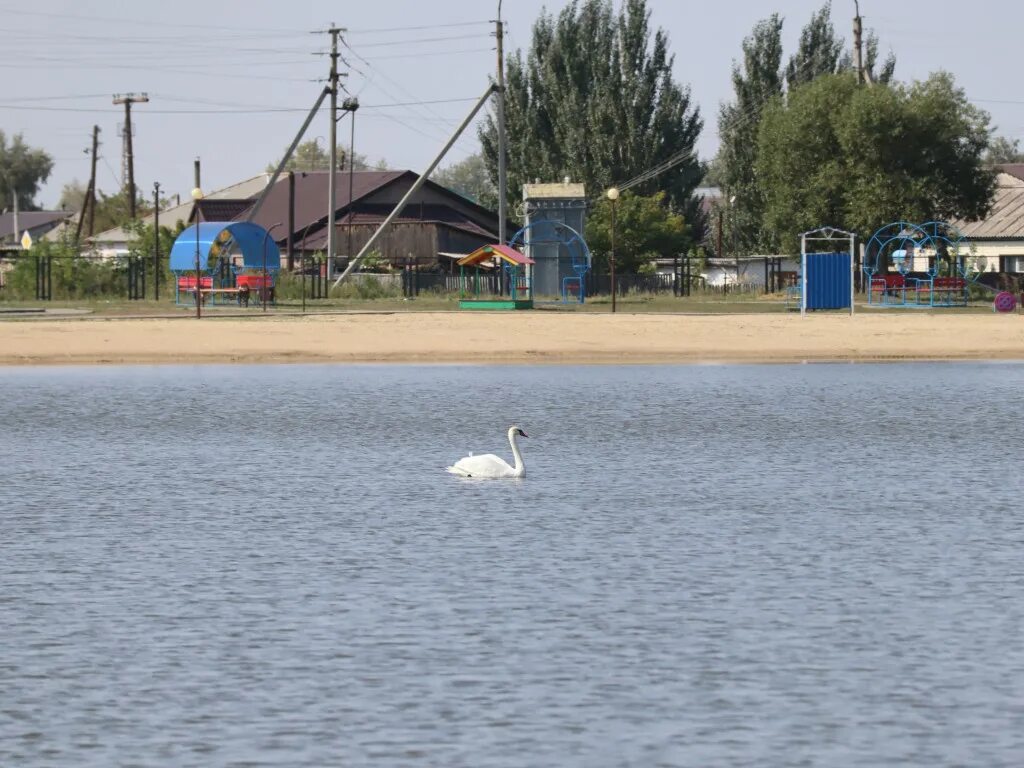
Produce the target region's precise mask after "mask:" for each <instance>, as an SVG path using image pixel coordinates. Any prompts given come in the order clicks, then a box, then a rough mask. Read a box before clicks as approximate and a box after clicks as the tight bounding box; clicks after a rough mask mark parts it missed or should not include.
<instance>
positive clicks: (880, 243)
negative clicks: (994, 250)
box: [862, 220, 973, 309]
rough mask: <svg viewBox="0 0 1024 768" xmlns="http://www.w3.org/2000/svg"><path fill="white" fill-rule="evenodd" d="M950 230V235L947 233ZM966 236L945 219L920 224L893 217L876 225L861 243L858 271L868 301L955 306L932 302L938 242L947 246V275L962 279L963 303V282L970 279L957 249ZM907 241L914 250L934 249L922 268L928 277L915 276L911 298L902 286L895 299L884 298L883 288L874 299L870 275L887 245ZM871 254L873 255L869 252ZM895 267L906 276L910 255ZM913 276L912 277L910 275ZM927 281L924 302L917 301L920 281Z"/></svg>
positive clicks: (903, 305)
mask: <svg viewBox="0 0 1024 768" xmlns="http://www.w3.org/2000/svg"><path fill="white" fill-rule="evenodd" d="M951 233H952V236H951ZM966 241H967V239H966V238H965V237H964V236H963V233H961V232H960V230H959V229H957V228H956V227H955V226H953V225H952V224H950V223H948V222H945V221H938V220H931V221H927V222H925V223H924V224H915V223H913V222H909V221H895V222H891V223H889V224H886V225H885V226H883V227H880V228H879V229H878V230H876V231H875V233H874V234H873V235H872V236H871V238H870V239H869V240H868V243H867V245H866V247H865V254H864V264H863V265H862V271H863V272H864V275H865V277H866V278H867V294H868V304H870V305H875V304H877V306H884V307H891V308H910V309H913V308H920V309H928V308H931V307H936V306H940V307H941V306H958V305H957V304H953V303H952V301H944V302H940V303H936V302H935V278H936V277H938V274H939V268H940V263H939V244H940V243H944V244H945V245H946V246H948V247H949V248H948V249H947V256H946V260H947V261H948V262H949V264H950V270H949V271H950V275H951V276H952V275H953V274H954V273H955V274H956V275H957V276H959V277H960V278H962V279H963V281H964V296H963V305H966V303H967V290H968V289H967V285H968V283H970V282H973V281H972V279H971V276H970V270H969V269H968V267H967V262H966V258H965V257H964V255H963V254H962V253H961V251H960V246H961V244H962V243H965V242H966ZM905 242H909V243H911V244H912V245H913V247H914V248H915V249H916V250H917V251H922V250H925V249H928V248H932V249H933V250H934V251H935V262H934V264H932V265H929V267H928V268H927V269H926V270H924V272H925V274H927V275H928V279H927V280H926V281H925V280H921V279H915V281H916V284H915V286H914V288H913V290H914V292H915V299H914V301H912V302H911V301H907V296H906V293H907V287H906V285H904V286H903V288H902V291H903V298H902V300H901V301H899V302H894V303H890V302H888V301H886V297H887V294H886V291H885V290H883V292H882V298H881V299H880V300H879V301H878V302H875V301H874V300H873V296H874V291H873V288H874V278H875V275H877V274H879V273H880V262H881V260H882V257H883V256H884V255H885V254H886V253H887V252H890V247H891V246H892V245H893V244H897V243H905ZM872 255H873V258H871V256H872ZM897 271H898V272H899V273H900V274H901V275H903V276H904V277H906V275H908V274H909V273H910V272H912V271H914V270H913V257H912V258H911V259H908V260H906V261H904V262H903V263H902V264H900V265H899V266H898V267H897ZM912 279H913V278H912ZM925 282H927V284H928V302H927V303H926V304H925V303H921V302H920V301H917V298H918V296H919V294H920V289H921V285H922V283H925Z"/></svg>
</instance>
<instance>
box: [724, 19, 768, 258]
mask: <svg viewBox="0 0 1024 768" xmlns="http://www.w3.org/2000/svg"><path fill="white" fill-rule="evenodd" d="M781 63H782V19H781V18H780V17H779V15H778V14H773V15H772V16H770V17H768V18H767V19H764V20H763V21H760V22H758V23H757V25H755V27H754V29H753V31H752V32H751V33H750V35H749V36H748V37H747V38H746V39H745V40H744V41H743V64H742V66H741V65H739V64H734V65H733V69H732V84H733V90H734V91H735V94H736V99H735V101H733V102H732V103H730V104H725V105H723V106H722V107H721V109H720V110H719V114H718V135H719V139H720V141H721V147H720V149H719V154H718V158H717V159H716V160H717V163H716V164H717V165H718V166H719V168H720V181H721V183H722V186H723V191H724V193H725V196H726V198H727V199H731V198H735V202H734V203H733V204H732V206H731V210H730V215H729V217H728V221H729V229H730V232H729V233H728V234H727V235H726V242H729V243H732V244H734V245H735V249H736V250H737V251H738V252H739V253H751V252H752V251H755V250H757V249H758V248H759V245H760V243H761V242H762V240H763V237H762V233H761V222H762V219H763V215H764V205H765V203H764V191H763V189H762V187H761V185H760V184H759V183H758V180H757V178H756V176H755V174H754V168H755V167H756V165H757V155H758V144H757V134H758V127H759V126H760V124H761V115H762V113H763V112H764V110H765V108H766V107H767V106H768V105H769V104H771V103H772V102H773V101H777V100H780V99H781V97H782V72H781V69H780V67H781ZM718 255H719V256H721V254H718Z"/></svg>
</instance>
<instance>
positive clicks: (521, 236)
mask: <svg viewBox="0 0 1024 768" xmlns="http://www.w3.org/2000/svg"><path fill="white" fill-rule="evenodd" d="M542 224H545V225H549V226H551V227H552V228H554V229H555V230H558V229H559V228H561V229H564V230H567V231H568V232H571V233H572V237H570V238H568V239H559V240H531V241H530V242H529V243H527V242H526V237H525V236H526V233H527V231H532V230H533V228H534V227H537V226H540V225H542ZM516 242H521V243H522V244H523V246H524V248H527V247H529V246H531V245H532V244H533V243H534V242H536V243H558V244H559V245H564V246H565V247H566V249H567V250H569V249H570V248H571V247H572V246H573V245H574V244H575V243H578V244H579V247H580V249H581V254H582V256H583V264H577V261H576V257H575V255H574V254H573V253H572V251H571V250H570V253H569V255H570V258H572V268H573V271H574V272H575V273H576V277H577V278H578V279H579V286H580V293H579V303H580V304H582V303H583V300H584V293H585V287H584V285H585V284H584V282H583V278H584V276H585V275H586V274H587V272H589V271H590V270H591V265H592V263H593V257H592V255H591V253H590V246H588V245H587V241H586V240H584V239H583V235H581V234H580V233H579V232H577V231H576V229H574V228H573V227H571V226H569V225H568V224H566V223H565V222H564V221H555V220H553V219H540V220H539V221H532V222H530V223H529V224H526V225H525V226H523V227H521V228H520V229H519V230H518V231H516V233H515V234H514V235H512V237H510V238H509V240H508V243H507V245H508V246H509V247H510V248H515V243H516ZM527 255H528V256H530V258H533V254H532V253H528V254H527ZM530 272H531V283H532V278H533V275H532V272H533V267H532V266H531V267H530ZM565 279H566V278H563V293H562V295H563V301H564V300H565V298H564V297H565V292H564V280H565Z"/></svg>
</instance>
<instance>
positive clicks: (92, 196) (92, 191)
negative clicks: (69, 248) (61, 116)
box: [75, 125, 100, 243]
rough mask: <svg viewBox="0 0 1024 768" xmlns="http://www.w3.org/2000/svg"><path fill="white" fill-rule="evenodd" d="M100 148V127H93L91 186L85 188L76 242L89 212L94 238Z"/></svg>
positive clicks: (90, 228)
mask: <svg viewBox="0 0 1024 768" xmlns="http://www.w3.org/2000/svg"><path fill="white" fill-rule="evenodd" d="M99 146H100V127H99V126H98V125H94V126H93V127H92V160H91V168H90V171H89V186H87V187H86V188H85V199H84V200H83V201H82V212H81V213H80V214H79V215H78V227H77V228H76V230H75V242H76V243H77V242H78V241H79V240H80V239H81V238H82V225H83V224H84V223H85V212H86V210H87V209H88V211H89V237H92V228H93V224H94V222H95V221H96V153H97V151H98V150H99Z"/></svg>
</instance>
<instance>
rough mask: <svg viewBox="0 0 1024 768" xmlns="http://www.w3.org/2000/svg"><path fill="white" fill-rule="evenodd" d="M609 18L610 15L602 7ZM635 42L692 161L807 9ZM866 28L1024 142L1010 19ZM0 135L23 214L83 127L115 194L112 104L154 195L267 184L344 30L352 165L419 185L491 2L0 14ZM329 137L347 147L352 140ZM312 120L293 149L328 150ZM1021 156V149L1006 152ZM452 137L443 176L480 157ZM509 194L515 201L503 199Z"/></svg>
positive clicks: (455, 119)
mask: <svg viewBox="0 0 1024 768" xmlns="http://www.w3.org/2000/svg"><path fill="white" fill-rule="evenodd" d="M566 4H567V3H566V2H565V1H564V0H547V2H544V0H504V2H503V4H502V16H503V18H504V19H505V21H506V30H507V36H506V41H505V46H506V50H513V49H515V48H521V49H523V50H524V51H525V50H526V49H527V48H528V47H529V42H530V30H531V27H532V25H533V22H534V20H535V19H536V18H537V16H538V15H539V14H540V13H541V11H542V9H544V8H547V9H548V10H549V11H553V12H557V11H558V10H560V9H561V8H562V7H564V6H565V5H566ZM615 4H616V6H618V5H619V0H615ZM648 5H649V7H650V9H651V12H652V25H654V26H660V27H662V28H663V29H664V30H665V31H666V32H667V33H668V35H669V39H670V46H671V51H672V53H673V54H674V56H675V64H674V71H675V77H676V79H677V81H678V82H679V83H681V84H683V85H684V86H687V87H689V88H690V90H691V94H692V98H693V101H694V103H695V104H696V105H697V106H698V107H699V108H700V112H701V114H702V116H703V117H704V119H705V128H704V132H703V134H702V136H701V138H700V140H699V142H698V145H697V146H698V150H699V152H700V154H701V156H702V157H704V158H710V157H712V156H713V155H714V153H715V151H716V149H717V146H718V138H717V130H716V122H717V114H718V108H719V105H720V104H721V103H722V102H724V101H728V100H729V99H730V98H731V96H732V94H731V83H730V72H731V67H732V65H733V63H734V61H735V60H736V59H737V58H738V57H739V56H740V53H741V48H740V46H741V43H742V40H743V38H744V37H745V36H747V35H748V34H749V33H750V30H751V28H752V27H753V26H754V24H755V23H756V22H757V21H758V20H759V19H762V18H764V17H766V16H768V15H769V14H770V13H772V12H778V13H780V14H781V15H782V16H783V17H784V19H785V26H784V28H783V39H784V44H785V55H786V56H788V55H790V54H791V53H792V52H793V51H794V50H795V48H796V40H797V39H798V37H799V32H800V28H801V27H802V26H803V25H804V24H805V23H806V22H807V20H808V19H809V17H810V15H811V14H812V13H813V12H814V11H815V10H816V9H817V8H819V7H820V5H821V0H772V1H770V2H765V0H717V2H712V3H708V2H691V1H689V0H649V3H648ZM860 6H861V13H862V15H863V17H864V23H865V27H866V28H871V29H874V30H875V31H876V32H877V33H878V36H879V38H880V41H881V50H882V53H883V55H884V54H885V53H886V52H888V51H890V50H891V51H893V52H895V54H896V56H897V68H896V76H897V78H898V79H901V80H914V79H922V78H925V77H927V76H928V74H929V73H931V72H933V71H935V70H938V69H945V70H947V71H949V72H952V73H953V74H954V76H955V77H956V79H957V83H958V84H959V85H960V86H961V87H963V88H964V89H965V91H966V93H967V95H968V97H969V98H970V99H971V100H972V101H974V102H975V103H977V105H978V106H979V107H982V108H983V109H985V110H987V111H988V112H989V113H991V115H992V117H993V123H994V125H995V126H997V128H998V132H999V133H1000V134H1002V135H1005V136H1009V137H1011V138H1021V139H1024V86H1022V85H1021V84H1020V82H1021V81H1020V79H1019V78H1018V70H1019V64H1018V56H1019V50H1020V47H1019V37H1020V33H1019V30H1020V29H1021V28H1022V26H1024V4H1022V3H1007V2H1004V1H1003V0H975V2H973V3H971V4H970V6H969V7H968V6H965V5H964V3H963V2H959V1H958V2H954V1H953V0H885V1H884V2H883V0H861V3H860ZM0 14H2V16H3V19H4V24H3V26H4V38H5V43H4V46H3V47H2V48H0V71H2V72H3V77H2V78H0V130H3V131H4V132H5V133H7V134H8V135H11V134H17V133H22V134H23V135H24V139H25V141H26V142H27V143H28V144H30V145H31V146H33V147H40V148H42V149H45V150H46V151H47V152H49V153H50V154H51V155H52V156H53V158H54V170H53V173H52V175H51V177H50V179H49V180H48V182H47V183H46V184H45V186H44V187H43V189H42V192H41V194H40V195H39V197H38V198H37V202H38V203H40V204H42V205H43V206H44V207H55V206H56V204H57V201H58V199H59V197H60V192H61V189H62V187H63V185H64V184H66V183H68V182H71V181H73V180H77V181H79V182H82V183H83V184H84V183H85V182H86V181H87V180H88V177H89V157H88V154H87V152H88V147H89V144H90V140H91V139H90V137H91V132H92V126H93V125H94V124H95V125H98V126H99V127H100V131H101V133H100V141H101V148H100V160H99V163H98V170H97V185H98V188H99V189H100V190H102V191H104V192H107V193H112V192H115V191H116V190H117V189H118V188H119V186H120V184H121V160H122V140H121V133H120V131H121V125H122V123H123V119H124V112H123V107H120V106H115V105H114V104H113V103H112V101H113V96H114V94H123V93H142V92H145V93H147V94H148V96H149V99H150V100H149V102H148V103H145V104H137V105H135V107H134V108H133V111H132V123H133V128H134V150H135V178H136V184H137V186H138V187H139V189H141V190H143V191H145V192H146V193H147V194H152V189H153V183H154V181H159V182H160V185H161V191H162V193H163V194H167V195H174V194H175V193H177V194H180V195H182V196H183V197H187V195H188V193H189V190H191V188H192V173H193V160H194V159H195V158H196V157H199V158H200V159H201V161H202V174H203V175H202V186H203V188H204V190H205V191H211V190H214V189H218V188H221V187H224V186H227V185H229V184H231V183H233V182H235V181H239V180H241V179H244V178H248V177H251V176H254V175H256V174H258V173H261V172H263V171H264V170H265V168H266V166H267V164H268V163H270V162H271V161H273V160H276V159H277V158H279V157H280V156H281V155H282V154H283V151H284V149H285V148H286V147H287V146H288V144H289V143H290V142H291V140H292V139H293V137H294V136H295V133H296V132H297V131H298V129H299V127H300V126H301V124H302V122H303V120H304V119H305V117H306V114H307V113H308V112H309V110H310V108H311V107H312V106H313V104H314V102H315V101H316V98H317V96H318V95H319V93H320V92H321V90H322V89H323V86H324V84H323V82H322V80H323V79H324V78H325V77H326V75H327V72H328V66H329V62H328V58H327V57H326V56H325V55H324V54H325V53H326V52H327V51H328V50H329V36H328V35H327V34H326V33H324V32H317V31H318V30H325V29H327V28H328V27H329V26H331V25H332V24H334V25H336V26H338V27H343V28H345V29H346V32H345V33H344V34H343V45H342V47H341V51H342V53H343V55H344V58H345V60H346V61H347V64H342V65H341V68H342V69H343V70H347V72H348V75H347V77H345V78H344V80H343V84H344V87H345V89H346V90H347V94H344V93H343V94H342V97H344V96H345V95H355V96H357V97H358V98H359V101H360V103H361V105H362V106H361V108H360V110H359V111H358V112H357V113H356V118H355V126H354V127H355V149H356V152H358V153H361V154H364V155H367V156H368V157H369V158H370V159H371V160H378V159H382V158H383V159H385V160H386V161H387V163H388V166H389V167H392V168H411V169H413V170H416V171H422V170H424V169H425V168H426V167H427V165H428V164H429V163H430V162H431V160H432V159H433V158H434V156H435V155H436V154H437V152H438V151H439V150H440V148H441V147H442V146H443V145H444V143H445V142H446V141H447V139H448V137H449V136H450V135H451V133H452V132H453V131H454V129H455V128H456V127H457V126H458V124H459V123H460V122H461V121H462V119H463V118H464V117H465V116H466V115H467V114H468V112H469V110H470V109H471V108H472V106H473V103H474V102H475V101H476V100H477V99H478V98H479V96H480V95H481V94H482V93H483V92H484V90H485V89H486V88H487V86H488V76H489V75H491V74H492V73H493V72H494V71H495V66H496V57H495V52H494V44H495V41H494V38H493V36H492V33H493V31H494V25H493V24H492V23H490V22H491V20H493V19H494V18H496V15H497V2H496V0H486V1H481V0H429V1H428V0H376V2H348V3H339V2H336V0H335V1H334V2H330V1H329V0H301V1H299V2H290V3H287V2H279V1H275V2H264V0H205V1H204V2H197V1H196V0H176V2H174V3H157V2H152V0H137V1H136V2H127V1H125V0H120V1H118V0H92V1H91V2H88V3H83V2H81V0H35V2H33V3H24V2H18V3H14V2H11V0H0ZM832 15H833V20H834V22H835V24H836V27H837V29H838V31H839V32H840V34H842V35H843V36H844V37H845V38H846V39H847V40H849V39H850V36H851V35H850V29H851V27H852V18H853V16H854V6H853V0H834V1H833V14H832ZM349 119H350V118H349V117H347V116H346V117H344V118H343V119H342V120H341V122H340V123H339V126H338V137H339V143H343V144H345V145H347V144H348V141H349V138H350V129H351V127H352V126H351V125H350V124H349ZM328 126H329V123H328V117H327V109H326V104H325V106H324V107H323V108H322V110H321V112H320V114H318V115H317V117H316V118H315V119H314V121H313V123H312V124H311V126H310V128H309V130H308V131H307V133H306V136H305V138H306V139H311V140H318V141H320V142H321V143H322V144H323V145H324V146H327V144H328V142H327V136H328V131H329V127H328ZM1022 143H1024V142H1022ZM478 148H479V144H478V141H477V138H476V132H475V130H472V129H470V130H467V131H466V132H465V133H464V134H463V137H462V138H461V139H460V140H459V142H458V143H457V144H456V145H455V146H454V148H453V149H452V151H451V152H450V153H449V155H448V157H447V158H446V159H445V160H444V161H443V162H442V166H444V165H448V164H451V163H452V162H456V161H458V160H460V159H462V158H465V157H466V156H468V155H470V154H472V153H473V152H475V151H477V150H478ZM511 196H512V197H513V198H514V197H515V193H514V192H512V193H511Z"/></svg>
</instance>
